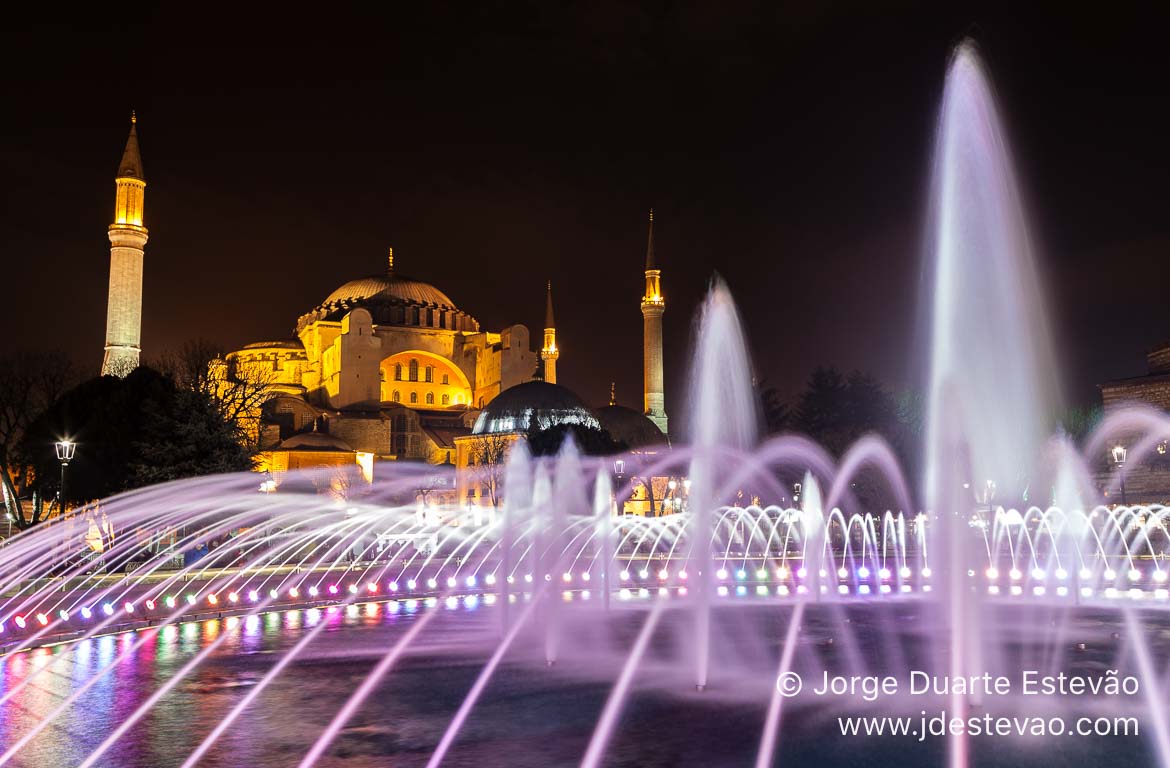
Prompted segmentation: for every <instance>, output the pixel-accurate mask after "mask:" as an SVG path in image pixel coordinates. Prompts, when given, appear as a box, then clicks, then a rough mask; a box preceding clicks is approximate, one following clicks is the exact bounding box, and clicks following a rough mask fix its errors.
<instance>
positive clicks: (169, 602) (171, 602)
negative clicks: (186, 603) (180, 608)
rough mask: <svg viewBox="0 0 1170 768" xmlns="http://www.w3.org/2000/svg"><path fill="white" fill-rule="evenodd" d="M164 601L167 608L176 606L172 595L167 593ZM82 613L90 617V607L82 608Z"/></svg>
mask: <svg viewBox="0 0 1170 768" xmlns="http://www.w3.org/2000/svg"><path fill="white" fill-rule="evenodd" d="M163 602H164V603H166V606H167V608H174V607H175V598H173V597H171V596H170V595H167V596H166V599H165V600H163ZM81 615H82V616H85V618H87V619H88V618H89V609H88V608H82V609H81Z"/></svg>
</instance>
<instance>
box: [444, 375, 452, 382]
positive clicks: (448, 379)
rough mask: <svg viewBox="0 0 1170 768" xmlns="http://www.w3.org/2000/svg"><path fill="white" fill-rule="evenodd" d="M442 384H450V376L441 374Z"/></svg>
mask: <svg viewBox="0 0 1170 768" xmlns="http://www.w3.org/2000/svg"><path fill="white" fill-rule="evenodd" d="M443 383H444V384H450V383H451V377H450V376H448V375H447V374H445V373H444V374H443Z"/></svg>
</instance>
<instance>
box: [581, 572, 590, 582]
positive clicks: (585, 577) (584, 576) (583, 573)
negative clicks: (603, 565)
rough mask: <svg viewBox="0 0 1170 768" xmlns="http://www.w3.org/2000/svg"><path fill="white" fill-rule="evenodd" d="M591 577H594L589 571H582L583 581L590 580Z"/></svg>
mask: <svg viewBox="0 0 1170 768" xmlns="http://www.w3.org/2000/svg"><path fill="white" fill-rule="evenodd" d="M590 578H592V577H591V576H590V575H589V571H584V572H582V573H581V581H589V579H590Z"/></svg>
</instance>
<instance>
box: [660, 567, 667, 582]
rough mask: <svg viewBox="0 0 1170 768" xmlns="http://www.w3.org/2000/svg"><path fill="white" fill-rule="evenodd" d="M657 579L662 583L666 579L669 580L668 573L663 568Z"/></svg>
mask: <svg viewBox="0 0 1170 768" xmlns="http://www.w3.org/2000/svg"><path fill="white" fill-rule="evenodd" d="M658 578H659V579H662V580H663V581H665V580H666V579H669V578H670V571H668V570H666V569H665V568H663V569H662V570H661V571H659V572H658Z"/></svg>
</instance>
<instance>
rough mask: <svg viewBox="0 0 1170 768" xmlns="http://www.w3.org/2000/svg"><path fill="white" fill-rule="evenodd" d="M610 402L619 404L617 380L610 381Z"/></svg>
mask: <svg viewBox="0 0 1170 768" xmlns="http://www.w3.org/2000/svg"><path fill="white" fill-rule="evenodd" d="M609 404H610V405H617V382H616V381H611V382H610V383H609Z"/></svg>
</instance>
